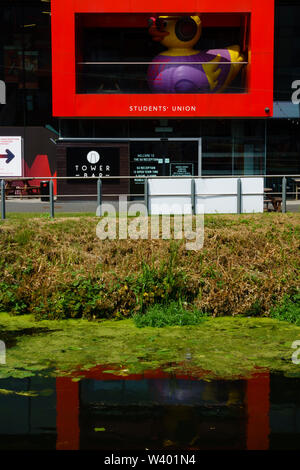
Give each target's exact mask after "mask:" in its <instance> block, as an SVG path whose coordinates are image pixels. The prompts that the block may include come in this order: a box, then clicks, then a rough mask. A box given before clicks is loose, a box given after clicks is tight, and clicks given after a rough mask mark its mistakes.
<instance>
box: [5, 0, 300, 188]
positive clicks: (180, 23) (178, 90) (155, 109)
mask: <svg viewBox="0 0 300 470" xmlns="http://www.w3.org/2000/svg"><path fill="white" fill-rule="evenodd" d="M156 3H157V5H156ZM198 3H199V5H198ZM135 4H136V6H135ZM184 7H185V11H184V12H183V11H182V5H181V2H179V1H173V2H168V1H161V2H154V3H153V2H147V1H146V0H145V1H143V2H127V0H124V1H123V2H118V3H117V5H115V6H114V7H112V6H111V5H109V2H106V1H103V2H98V1H96V0H86V1H84V2H80V1H76V2H74V1H73V0H65V1H64V2H60V1H58V0H52V1H51V3H50V2H48V3H47V2H40V1H29V0H28V1H27V0H26V1H22V2H20V1H13V0H11V1H1V10H0V16H1V24H2V33H1V37H0V80H1V83H2V84H3V86H4V88H5V99H3V98H2V100H0V102H1V104H0V135H2V136H7V135H21V136H22V137H23V138H24V160H25V165H24V176H50V175H52V176H54V175H57V176H63V177H65V176H93V175H95V176H99V175H103V176H105V175H111V176H119V175H123V176H127V175H131V176H136V179H135V180H132V181H131V183H130V182H129V181H125V180H114V181H112V182H106V183H105V187H104V190H105V192H106V193H107V194H116V193H126V194H128V193H131V194H141V193H142V192H143V186H142V182H143V180H142V176H143V175H148V176H149V175H168V176H169V175H175V176H176V175H195V176H196V175H204V176H210V175H212V176H213V175H218V176H220V175H266V174H267V175H295V174H299V173H300V132H299V122H300V112H299V103H298V101H300V100H298V95H299V98H300V93H299V94H298V93H297V90H298V89H299V88H300V54H299V52H300V51H299V49H300V30H299V28H298V25H297V21H298V16H299V15H300V0H275V2H273V0H267V1H266V2H264V6H261V5H260V3H259V2H258V1H257V0H249V1H244V2H239V1H237V0H231V1H228V2H226V7H224V5H223V6H222V2H213V5H211V2H209V1H202V2H198V1H197V0H193V1H190V2H188V1H187V2H185V5H184ZM199 10H200V11H199ZM197 18H198V19H197ZM62 25H63V27H62ZM51 28H52V30H51ZM164 33H168V35H164ZM172 35H173V36H172ZM166 37H167V38H168V39H167V40H166V39H165V38H166ZM174 38H175V39H174ZM171 39H172V40H176V41H177V43H175V45H174V44H173V43H172V42H171ZM230 46H238V51H239V52H238V53H236V54H234V52H232V49H230ZM179 49H180V51H179V52H178V50H179ZM229 49H230V51H229V55H228V50H229ZM234 50H235V51H237V49H236V48H235V49H234ZM170 51H171V52H170ZM174 51H175V52H174ZM176 51H177V52H176ZM205 51H209V54H210V55H209V57H208V56H207V55H205V54H204V52H205ZM224 51H225V52H224ZM174 54H175V55H174ZM226 54H227V55H226ZM170 57H171V58H170ZM153 61H154V62H153ZM165 61H166V62H167V64H166V65H165V63H164V62H165ZM170 62H171V64H170ZM191 63H192V65H191ZM216 64H217V65H216ZM235 68H236V69H235ZM191 69H193V70H192V72H191ZM191 73H192V75H191ZM230 74H231V80H229V78H230V77H229V75H230ZM170 77H171V78H170ZM174 77H175V78H174ZM178 77H179V78H178ZM201 77H202V78H201ZM222 80H223V81H222ZM298 80H299V84H298V83H297V81H298ZM222 87H223V88H222ZM217 92H218V93H217ZM2 96H3V94H2ZM97 154H101V158H102V160H101V162H98V161H96V160H97V158H98V157H97ZM87 155H89V159H88V160H87ZM100 163H101V165H100ZM84 184H85V191H84V192H85V193H86V194H94V193H95V186H94V185H93V184H92V183H91V182H90V180H89V181H87V182H86V183H84ZM268 185H272V187H273V189H274V190H280V182H279V179H276V178H274V180H273V181H272V180H271V181H270V180H269V181H268ZM293 185H294V182H293V179H292V178H290V179H289V180H288V187H289V189H288V190H289V191H293V190H294V186H293ZM77 191H78V192H82V183H77V182H73V183H70V182H62V183H61V184H60V187H59V192H60V193H61V194H65V193H72V194H76V192H77Z"/></svg>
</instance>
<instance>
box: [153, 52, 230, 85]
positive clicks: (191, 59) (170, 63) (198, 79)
mask: <svg viewBox="0 0 300 470" xmlns="http://www.w3.org/2000/svg"><path fill="white" fill-rule="evenodd" d="M218 54H219V55H220V56H221V58H220V62H228V65H227V64H220V65H219V66H218V68H220V69H221V73H220V75H219V77H218V85H217V87H216V88H215V89H214V90H211V89H210V86H209V81H208V79H207V76H206V73H205V72H204V69H203V66H202V64H199V62H211V61H212V60H213V59H214V58H215V57H216V56H217V55H218ZM152 62H164V63H163V64H153V65H150V66H149V69H148V74H147V77H148V84H149V87H150V89H151V91H153V92H154V93H213V92H216V91H218V90H219V89H220V88H221V87H222V86H223V85H224V83H225V81H226V78H227V77H228V74H229V71H230V64H231V58H230V53H229V51H228V49H213V50H208V51H200V52H198V53H197V54H194V55H187V56H167V55H158V56H156V57H155V58H154V59H153V61H152ZM179 62H182V64H180V63H179ZM165 63H166V65H165Z"/></svg>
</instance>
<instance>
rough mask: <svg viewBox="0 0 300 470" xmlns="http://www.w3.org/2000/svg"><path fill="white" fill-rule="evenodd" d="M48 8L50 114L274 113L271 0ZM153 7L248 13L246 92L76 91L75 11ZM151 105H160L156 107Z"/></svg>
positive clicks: (103, 1) (137, 0) (88, 0)
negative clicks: (51, 96)
mask: <svg viewBox="0 0 300 470" xmlns="http://www.w3.org/2000/svg"><path fill="white" fill-rule="evenodd" d="M183 5H184V11H183V9H182V7H183ZM51 10H52V13H51V15H52V76H53V78H52V79H53V115H54V116H57V117H160V118H162V117H165V118H167V117H168V118H170V117H177V118H178V117H207V118H209V117H266V116H272V115H273V55H274V0H264V2H263V4H262V2H261V0H227V1H226V2H224V0H214V1H212V0H186V1H185V2H182V0H151V1H150V0H149V1H146V0H115V1H114V2H112V1H111V0H63V1H62V0H52V2H51ZM155 12H158V13H161V12H168V13H186V12H191V13H198V12H199V13H200V14H206V13H215V14H223V13H246V14H251V25H250V35H249V64H248V65H247V92H246V93H241V94H229V93H228V94H193V95H190V94H163V95H162V94H151V93H150V94H115V95H113V94H110V95H105V94H77V93H76V51H75V14H76V13H147V14H148V13H149V16H151V15H153V13H155ZM153 106H156V107H160V109H163V111H162V110H161V111H159V110H157V111H155V110H153ZM173 107H174V110H173ZM178 110H180V111H178Z"/></svg>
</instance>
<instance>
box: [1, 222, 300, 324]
mask: <svg viewBox="0 0 300 470" xmlns="http://www.w3.org/2000/svg"><path fill="white" fill-rule="evenodd" d="M299 221H300V216H299V214H259V215H248V216H235V215H234V216H210V217H206V221H205V242H204V247H203V249H202V250H200V251H197V252H193V251H187V250H186V249H185V242H184V241H180V242H178V241H176V242H174V241H173V242H170V241H166V240H105V241H100V240H99V239H98V238H97V237H96V225H97V219H96V218H92V217H83V218H76V219H63V220H62V219H57V220H54V221H49V220H43V219H26V220H11V221H9V220H8V221H5V222H3V223H2V224H1V225H0V263H1V266H0V267H1V282H2V309H3V308H4V307H5V305H6V306H7V308H8V307H9V305H12V303H13V302H20V305H21V304H22V302H23V304H24V305H26V307H24V306H23V307H22V306H20V311H21V310H22V308H23V310H24V309H29V310H32V308H34V306H35V305H36V303H37V302H41V298H43V299H45V298H47V299H48V300H47V302H46V303H47V310H49V311H51V308H52V307H51V302H52V301H53V302H54V300H53V299H54V297H51V296H50V300H49V295H50V294H51V293H53V295H55V296H57V295H58V296H59V295H60V292H63V291H65V290H66V289H67V288H70V286H71V285H72V283H73V282H74V279H76V278H77V279H78V278H80V279H81V280H82V279H90V280H91V282H92V283H99V285H101V289H102V294H101V296H100V297H99V309H100V310H101V312H103V311H104V310H105V308H106V306H107V309H108V311H110V312H113V313H114V314H120V313H121V314H122V313H124V312H125V314H130V313H131V311H133V310H134V308H135V304H136V295H135V294H134V279H137V278H141V276H143V275H144V274H143V271H142V263H144V264H147V265H149V266H151V267H152V268H153V269H152V271H153V272H154V271H155V270H157V271H159V269H161V268H162V265H163V264H164V263H165V265H166V266H168V263H169V261H170V253H171V252H172V253H173V254H174V252H176V253H175V257H174V262H173V265H172V271H173V274H174V275H175V277H176V273H177V274H178V273H183V274H184V275H185V276H186V281H185V282H186V284H185V286H186V289H187V290H188V291H189V300H190V302H192V303H193V304H194V305H195V306H196V307H197V308H199V309H201V310H203V311H206V312H208V313H210V314H212V315H216V316H219V315H239V314H244V315H245V314H246V315H267V314H268V313H269V311H270V308H271V307H272V306H273V305H274V304H275V303H276V302H278V301H279V300H280V299H281V298H282V297H283V295H284V294H286V293H291V292H294V291H295V290H296V289H297V288H299V271H300V270H299V267H300V263H299V261H300V258H299V248H300V238H299ZM166 269H167V268H166ZM128 276H129V277H130V276H131V278H132V279H133V280H131V281H130V282H127V278H128ZM9 285H10V286H12V287H13V289H14V295H15V296H16V299H17V300H13V299H12V302H11V303H10V304H9V303H8V301H7V298H6V297H7V296H6V297H5V295H4V294H3V293H4V291H5V290H8V289H9V288H8V287H7V286H9ZM125 286H127V287H125ZM155 289H156V290H157V292H158V291H159V289H160V286H159V285H157V286H156V287H155ZM155 289H154V290H155ZM167 290H168V287H167ZM49 293H50V294H49ZM191 293H193V295H192V297H193V300H191ZM51 295H52V294H51ZM147 295H148V296H150V297H151V295H152V299H154V300H153V302H155V301H158V300H160V301H161V300H163V299H162V298H161V299H159V296H157V295H156V294H155V292H154V293H153V292H147ZM3 296H4V297H5V298H4V300H3ZM5 299H6V300H5ZM51 299H52V300H51ZM81 300H82V302H84V299H81ZM183 300H184V298H183ZM5 302H6V303H5ZM101 302H102V304H101ZM100 304H101V305H100ZM45 308H46V307H45ZM75 316H76V315H75Z"/></svg>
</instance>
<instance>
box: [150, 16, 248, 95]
mask: <svg viewBox="0 0 300 470" xmlns="http://www.w3.org/2000/svg"><path fill="white" fill-rule="evenodd" d="M149 26H150V28H149V33H150V34H151V36H152V39H153V40H154V41H157V42H160V43H161V44H162V45H164V46H165V47H166V48H167V50H166V51H164V52H161V53H160V54H159V55H157V56H156V57H155V58H154V59H153V61H152V62H156V63H157V62H159V64H153V65H150V66H149V69H148V74H147V77H148V84H149V87H150V89H151V91H153V92H154V93H221V92H223V91H224V90H225V89H226V88H227V87H228V86H229V85H230V83H231V82H232V81H233V80H234V78H235V77H236V76H237V74H238V73H239V71H240V70H241V68H242V64H240V63H239V62H243V61H244V57H243V55H242V54H241V53H240V47H239V46H230V47H227V48H226V49H211V50H207V51H197V50H195V49H194V48H193V47H194V46H195V44H196V43H197V42H198V40H199V38H200V36H201V32H202V25H201V19H200V17H199V16H159V17H158V18H150V20H149Z"/></svg>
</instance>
